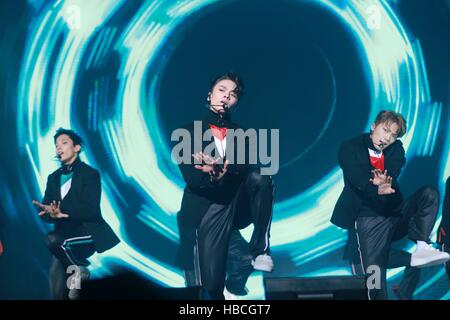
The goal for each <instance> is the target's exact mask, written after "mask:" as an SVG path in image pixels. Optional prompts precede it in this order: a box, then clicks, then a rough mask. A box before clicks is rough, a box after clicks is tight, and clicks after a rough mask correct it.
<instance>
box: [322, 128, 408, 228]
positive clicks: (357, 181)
mask: <svg viewBox="0 0 450 320" xmlns="http://www.w3.org/2000/svg"><path fill="white" fill-rule="evenodd" d="M368 148H371V149H373V150H375V147H374V146H373V144H372V142H371V140H370V135H369V134H368V133H365V134H362V135H359V136H357V137H356V138H353V139H351V140H348V141H346V142H344V143H343V144H342V145H341V147H340V150H339V166H340V167H341V169H342V171H343V174H344V189H343V190H342V193H341V195H340V196H339V199H338V201H337V203H336V206H335V207H334V211H333V215H332V217H331V222H332V223H333V224H335V225H337V226H338V227H341V228H344V229H351V228H353V227H354V223H355V220H356V217H357V216H358V215H360V213H361V208H362V207H363V206H364V207H365V208H369V209H370V211H371V212H372V214H373V215H385V216H389V215H396V214H398V213H399V211H398V209H399V206H400V204H401V203H402V201H403V196H402V194H401V192H400V188H399V186H398V183H397V178H398V176H399V175H400V172H401V169H402V167H403V166H404V164H405V162H406V159H405V150H404V149H403V144H402V142H401V141H400V140H397V141H395V142H394V143H393V144H392V145H390V146H389V147H387V148H386V149H385V150H384V151H383V153H384V166H385V169H386V170H387V172H388V175H390V176H391V177H392V178H393V180H392V188H393V189H395V191H396V192H395V193H393V194H390V195H378V187H376V186H374V185H373V184H372V183H371V182H370V181H369V179H370V178H372V174H371V170H373V167H372V165H371V164H370V158H369V151H368ZM366 212H367V210H366Z"/></svg>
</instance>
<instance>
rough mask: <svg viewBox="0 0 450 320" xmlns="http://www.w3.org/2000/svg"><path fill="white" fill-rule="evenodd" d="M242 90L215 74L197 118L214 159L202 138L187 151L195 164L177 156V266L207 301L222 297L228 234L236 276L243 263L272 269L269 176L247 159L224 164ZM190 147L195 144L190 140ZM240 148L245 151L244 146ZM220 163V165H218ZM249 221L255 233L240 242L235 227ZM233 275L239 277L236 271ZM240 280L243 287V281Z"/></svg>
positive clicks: (233, 80) (227, 77)
mask: <svg viewBox="0 0 450 320" xmlns="http://www.w3.org/2000/svg"><path fill="white" fill-rule="evenodd" d="M242 94H243V84H242V82H241V80H240V79H239V77H238V76H236V75H234V74H226V75H223V76H220V77H218V78H216V79H215V80H214V81H213V82H212V84H211V87H210V91H209V93H208V97H207V101H208V109H209V110H208V111H206V114H205V115H204V117H203V118H202V119H200V120H201V126H202V128H201V134H202V135H201V136H202V137H203V134H204V133H205V132H206V131H207V130H211V131H212V137H211V141H210V142H208V143H211V142H212V141H214V143H215V152H216V155H217V158H215V159H213V157H212V155H210V154H207V153H206V152H204V150H205V145H206V142H205V141H202V142H201V144H202V149H201V150H195V152H194V154H193V155H192V158H193V159H192V158H191V154H189V158H190V159H192V160H194V159H195V160H196V162H197V164H196V163H193V161H188V162H190V163H185V162H183V161H181V160H180V159H178V160H177V161H178V163H179V167H180V170H181V173H182V175H183V178H184V180H185V182H186V187H185V190H184V195H183V200H182V204H181V209H180V212H179V213H178V226H179V231H180V249H179V254H178V264H179V265H180V267H181V268H182V269H184V270H185V274H186V280H187V284H188V285H192V284H200V285H202V286H203V288H204V289H205V291H206V292H207V298H212V299H223V298H224V297H223V290H224V283H225V275H226V265H227V253H228V251H229V246H230V237H231V241H235V242H236V243H234V242H232V243H231V246H232V247H233V248H230V254H231V255H232V256H234V257H236V258H237V259H238V260H239V259H240V262H239V263H238V265H239V266H238V267H237V269H238V270H239V269H240V270H242V272H243V273H246V274H245V275H243V276H242V277H240V278H241V279H244V280H246V278H247V277H248V275H249V273H247V272H248V270H249V268H248V267H250V270H252V268H251V266H252V265H253V268H254V269H256V270H262V271H267V272H270V271H272V269H273V261H272V258H271V257H270V247H269V231H270V225H271V220H272V208H273V196H274V185H273V181H272V178H271V177H270V176H266V175H261V174H260V172H259V169H257V167H256V166H253V165H250V164H249V163H245V164H236V163H229V161H228V160H225V162H223V160H224V159H226V155H228V154H229V152H228V151H227V145H228V146H229V145H230V140H229V137H228V136H227V130H229V129H235V130H236V129H238V128H239V127H238V125H237V124H235V123H233V122H232V121H231V119H230V116H231V110H232V109H233V108H234V107H235V105H236V103H237V102H238V100H239V98H240V97H241V96H242ZM184 129H186V130H187V131H188V132H189V133H190V136H191V137H194V136H195V132H194V129H195V125H194V124H193V123H191V124H189V125H187V126H185V127H184ZM212 139H214V140H212ZM191 145H194V146H195V143H192V144H191ZM235 146H236V145H235ZM228 149H230V148H228ZM245 150H246V151H248V150H249V148H248V146H247V148H245ZM234 154H235V155H236V154H237V153H236V152H234ZM174 155H175V156H180V155H177V154H174ZM181 157H183V156H182V155H181ZM246 159H248V154H247V157H246ZM221 161H222V162H223V165H219V163H220V162H221ZM251 223H253V225H254V231H253V234H252V237H251V240H250V244H249V246H248V247H247V246H245V245H239V242H242V241H243V238H242V237H241V236H240V235H239V231H238V230H239V229H243V228H245V227H247V226H248V225H249V224H251ZM243 248H247V249H246V250H244V249H243ZM239 256H241V258H239ZM234 271H236V270H234ZM234 277H235V278H236V277H238V276H236V274H235V275H234ZM238 278H239V277H238ZM240 283H241V285H242V283H243V282H242V281H241V282H240ZM243 284H244V285H245V283H243ZM227 285H228V282H227ZM227 288H228V286H227ZM228 289H230V288H228ZM241 289H242V288H241Z"/></svg>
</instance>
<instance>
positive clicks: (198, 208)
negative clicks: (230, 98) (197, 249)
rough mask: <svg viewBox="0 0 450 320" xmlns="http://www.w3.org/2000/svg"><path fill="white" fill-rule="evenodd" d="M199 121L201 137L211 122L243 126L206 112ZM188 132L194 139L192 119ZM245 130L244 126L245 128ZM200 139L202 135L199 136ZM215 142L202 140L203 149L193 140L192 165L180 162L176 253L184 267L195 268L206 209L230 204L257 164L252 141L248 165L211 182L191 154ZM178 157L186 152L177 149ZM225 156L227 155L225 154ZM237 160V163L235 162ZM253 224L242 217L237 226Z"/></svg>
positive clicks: (234, 167)
mask: <svg viewBox="0 0 450 320" xmlns="http://www.w3.org/2000/svg"><path fill="white" fill-rule="evenodd" d="M198 121H202V129H201V137H203V134H204V133H205V132H206V131H207V130H208V129H210V128H209V124H213V125H216V126H220V127H227V128H229V129H242V128H240V127H239V126H238V125H237V124H236V123H234V122H232V121H231V120H230V119H229V118H224V119H220V118H219V117H218V116H217V115H216V114H215V113H213V112H211V111H207V113H206V115H205V116H204V117H203V118H200V119H199V120H198ZM182 129H185V130H186V131H187V132H189V134H190V137H191V138H192V139H194V138H195V132H194V122H191V123H189V124H187V125H185V126H183V127H182ZM242 130H245V129H242ZM229 137H230V136H229V135H227V151H226V154H227V153H228V152H229V150H231V149H229V148H231V147H230V146H231V144H230V139H228V138H229ZM200 139H201V138H200ZM211 143H214V137H212V136H211V139H210V140H209V141H203V139H202V143H201V149H200V150H194V142H193V140H191V141H190V145H191V146H192V150H190V152H189V154H188V155H186V159H189V160H190V162H191V163H190V164H186V163H181V164H179V168H180V171H181V174H182V176H183V179H184V181H185V182H186V186H185V188H184V194H183V199H182V201H181V208H180V211H179V212H178V215H177V222H178V228H179V233H180V247H179V250H178V255H177V264H178V265H179V266H181V267H182V268H184V269H190V268H192V267H193V266H192V262H193V261H194V259H193V248H194V244H195V237H196V228H197V227H198V226H199V225H200V222H201V220H202V218H203V216H204V215H205V213H206V212H207V210H208V208H209V206H210V205H211V204H212V203H218V204H228V203H230V202H231V200H232V199H233V197H234V195H235V194H236V192H237V191H238V188H239V185H240V184H241V182H242V181H243V178H244V176H245V174H246V173H247V172H249V170H252V169H255V168H256V167H257V166H256V165H251V164H249V162H248V158H249V153H248V150H249V144H248V141H246V154H245V164H230V165H229V166H228V169H227V174H226V175H225V176H224V177H223V178H222V179H220V180H219V181H217V182H211V180H210V177H209V175H208V174H207V173H204V172H202V171H200V170H198V169H196V168H195V163H194V162H193V161H194V159H193V158H192V153H196V152H204V151H205V148H206V147H207V146H208V145H210V144H211ZM173 144H174V146H175V145H176V144H178V141H176V142H173ZM214 149H215V150H214V151H213V152H215V154H214V153H213V156H218V155H219V153H218V151H217V149H216V148H214ZM233 149H234V150H235V151H234V154H235V158H236V159H237V157H236V155H237V153H236V149H237V146H236V143H235V144H234V148H233ZM174 156H175V159H177V160H178V161H179V160H180V157H179V156H181V157H183V156H184V154H183V153H182V152H180V154H179V155H178V152H175V154H174ZM225 158H226V157H225ZM236 159H235V162H236ZM250 223H251V221H250V220H246V219H242V220H240V221H239V222H238V224H239V225H237V226H236V227H237V228H244V227H246V226H248V225H249V224H250Z"/></svg>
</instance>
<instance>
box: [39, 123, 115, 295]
mask: <svg viewBox="0 0 450 320" xmlns="http://www.w3.org/2000/svg"><path fill="white" fill-rule="evenodd" d="M54 141H55V147H56V155H57V157H58V159H59V160H60V161H61V168H59V169H58V170H56V171H55V172H53V173H52V174H50V175H49V176H48V179H47V187H46V189H45V195H44V199H43V200H42V203H40V202H38V201H35V200H33V204H34V205H36V206H37V207H39V209H40V212H39V216H41V218H42V219H43V220H44V221H46V222H48V223H53V224H54V225H55V228H54V230H53V231H51V232H50V233H49V234H48V235H47V238H46V242H47V246H48V248H49V250H50V252H51V253H52V255H53V261H52V265H51V268H50V277H49V278H50V291H51V295H52V298H53V299H68V298H70V299H74V298H77V297H78V296H79V291H78V289H79V287H78V288H77V287H75V288H69V286H68V284H67V277H68V274H67V273H66V271H67V268H68V267H69V266H71V265H72V266H77V267H78V268H77V269H78V271H79V272H80V274H79V275H76V276H77V277H78V276H79V277H80V278H81V280H86V279H87V278H88V276H89V272H88V270H87V269H86V267H87V266H88V265H89V264H90V263H89V261H88V260H87V258H89V257H90V256H91V255H93V254H94V253H95V251H97V252H99V253H100V252H103V251H106V250H108V249H111V248H112V247H114V246H115V245H117V244H118V243H119V242H120V240H119V238H118V237H117V236H116V235H115V234H114V232H113V231H112V229H111V228H110V226H109V225H108V224H107V223H106V222H105V220H104V219H103V218H102V215H101V211H100V196H101V182H100V174H99V172H98V171H97V170H96V169H94V168H92V167H90V166H88V165H87V164H85V163H84V162H82V161H81V160H80V158H79V154H80V152H81V151H82V147H83V145H84V143H83V140H82V139H81V137H80V136H79V135H78V134H76V133H75V132H74V131H72V130H67V129H62V128H60V129H58V130H57V131H56V134H55V136H54ZM69 289H70V290H69Z"/></svg>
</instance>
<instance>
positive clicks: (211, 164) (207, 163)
mask: <svg viewBox="0 0 450 320" xmlns="http://www.w3.org/2000/svg"><path fill="white" fill-rule="evenodd" d="M192 157H193V158H194V159H195V160H197V161H198V162H201V163H202V164H197V165H195V169H197V170H201V171H202V172H205V173H208V174H209V175H210V176H211V180H220V179H222V177H223V176H224V175H225V173H226V172H227V170H228V161H225V163H224V166H223V167H221V166H219V164H218V162H219V160H221V158H217V159H212V158H211V157H210V156H208V155H207V154H204V153H203V152H197V153H194V154H193V155H192Z"/></svg>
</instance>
